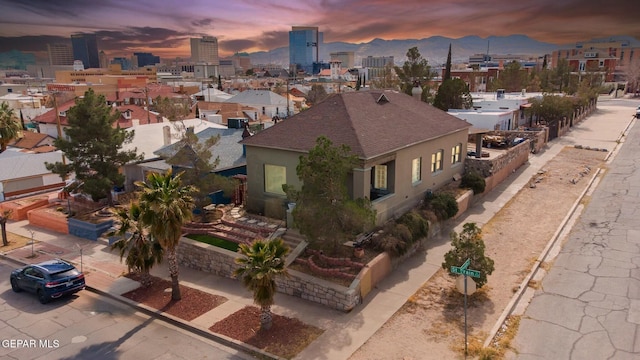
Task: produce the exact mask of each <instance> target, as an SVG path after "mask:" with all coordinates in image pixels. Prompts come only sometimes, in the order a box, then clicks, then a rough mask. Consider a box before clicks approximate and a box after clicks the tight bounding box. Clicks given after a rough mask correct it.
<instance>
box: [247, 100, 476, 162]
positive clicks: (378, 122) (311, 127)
mask: <svg viewBox="0 0 640 360" xmlns="http://www.w3.org/2000/svg"><path fill="white" fill-rule="evenodd" d="M470 127H471V124H469V123H467V122H466V121H464V120H460V119H458V118H456V117H455V116H452V115H449V114H447V113H446V112H444V111H442V110H440V109H437V108H435V107H433V106H432V105H430V104H427V103H425V102H422V101H418V100H416V99H414V98H412V97H411V96H409V95H406V94H403V93H399V92H396V91H391V90H371V91H356V92H350V93H341V94H335V95H332V96H330V97H328V98H327V99H325V100H324V101H322V102H320V103H318V104H317V105H315V106H313V107H311V108H310V109H308V110H306V111H303V112H301V113H299V114H297V115H295V116H293V117H291V118H289V119H287V120H284V121H282V122H279V123H278V124H277V125H274V126H272V127H270V128H268V129H266V130H264V131H261V132H260V133H258V134H256V135H254V136H252V137H250V138H247V139H245V140H243V141H242V143H244V144H246V145H248V146H257V147H268V148H279V149H285V150H292V151H300V152H307V151H309V150H310V149H311V148H313V147H314V146H315V145H316V139H317V138H318V137H319V136H321V135H324V136H326V137H328V138H329V139H330V140H331V141H332V142H333V144H334V145H342V144H345V145H348V146H349V147H350V148H351V151H352V153H353V154H356V155H358V156H359V157H360V158H363V159H369V158H372V157H375V156H379V155H383V154H387V153H390V152H393V151H395V150H398V149H400V148H403V147H406V146H410V145H412V144H417V143H421V142H425V141H428V140H432V139H436V138H438V137H441V136H443V135H446V134H450V133H453V132H456V131H461V130H466V129H468V128H470Z"/></svg>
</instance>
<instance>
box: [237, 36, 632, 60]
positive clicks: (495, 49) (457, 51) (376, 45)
mask: <svg viewBox="0 0 640 360" xmlns="http://www.w3.org/2000/svg"><path fill="white" fill-rule="evenodd" d="M615 38H616V39H618V40H620V39H627V40H630V41H632V42H633V43H636V44H637V43H638V40H636V39H635V38H633V37H627V36H618V37H615ZM449 44H451V58H452V62H454V63H456V62H458V63H459V62H466V61H468V60H469V56H471V55H474V54H486V53H489V54H513V55H516V54H518V55H532V56H544V55H545V54H551V52H553V51H554V50H557V49H560V48H568V47H574V46H575V44H566V45H557V44H551V43H545V42H541V41H537V40H534V39H532V38H530V37H528V36H526V35H509V36H490V37H487V38H481V37H479V36H465V37H463V38H459V39H452V38H447V37H443V36H432V37H429V38H425V39H419V40H418V39H408V40H382V39H373V40H371V41H370V42H368V43H360V44H351V43H345V42H332V43H324V44H322V46H320V56H319V57H320V60H321V61H325V62H328V61H329V60H330V59H331V57H330V56H329V54H330V53H332V52H336V51H353V52H354V53H355V56H354V58H355V65H356V66H359V65H361V64H362V58H365V57H367V56H393V57H394V61H395V62H396V64H397V65H400V64H402V63H404V61H405V60H406V53H407V50H409V49H410V48H412V47H414V46H417V47H418V50H419V51H420V54H421V55H422V57H423V58H425V59H427V61H428V62H429V64H430V65H432V66H440V65H442V64H444V63H445V62H446V60H447V52H448V51H449ZM249 56H250V57H251V63H252V64H254V65H257V64H269V63H271V64H280V65H286V64H288V63H289V48H288V47H281V48H277V49H273V50H270V51H260V52H255V53H250V54H249Z"/></svg>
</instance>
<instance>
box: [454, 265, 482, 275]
mask: <svg viewBox="0 0 640 360" xmlns="http://www.w3.org/2000/svg"><path fill="white" fill-rule="evenodd" d="M451 273H453V274H459V275H466V276H471V277H474V278H479V277H480V271H478V270H469V269H463V268H462V267H461V266H460V267H458V266H452V267H451Z"/></svg>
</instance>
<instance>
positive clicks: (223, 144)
mask: <svg viewBox="0 0 640 360" xmlns="http://www.w3.org/2000/svg"><path fill="white" fill-rule="evenodd" d="M243 132H244V129H226V128H207V129H204V130H202V131H200V132H197V133H196V136H197V137H198V139H199V141H200V142H204V141H206V140H207V139H209V138H211V137H212V136H218V135H220V140H218V142H217V143H216V144H215V145H214V146H212V147H211V148H210V151H211V154H212V157H211V160H212V161H215V159H216V157H217V158H219V160H220V162H219V163H218V166H216V169H215V170H216V171H220V170H226V169H230V168H235V167H238V166H243V165H246V158H245V157H244V155H243V146H242V144H240V141H241V140H242V133H243ZM182 146H184V145H183V144H181V143H175V144H171V145H168V146H165V147H163V148H161V149H159V150H158V151H156V152H154V154H156V155H158V156H160V157H162V158H163V159H169V158H171V157H172V156H174V155H175V154H177V153H178V151H179V150H180V149H181V148H182Z"/></svg>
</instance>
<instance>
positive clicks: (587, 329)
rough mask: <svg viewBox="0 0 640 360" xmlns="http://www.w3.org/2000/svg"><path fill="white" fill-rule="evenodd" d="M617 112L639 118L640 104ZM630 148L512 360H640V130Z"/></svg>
mask: <svg viewBox="0 0 640 360" xmlns="http://www.w3.org/2000/svg"><path fill="white" fill-rule="evenodd" d="M617 104H618V105H620V106H625V107H626V106H628V107H629V112H628V114H629V115H631V114H632V112H633V107H634V106H637V104H638V102H637V101H634V102H631V101H629V102H624V103H623V102H620V103H617ZM599 107H600V105H599ZM623 140H624V141H623V144H622V146H620V148H619V151H618V152H617V153H616V154H615V156H614V157H613V158H612V160H611V162H610V163H609V164H608V170H607V171H606V173H605V175H604V177H603V178H602V179H601V181H600V183H599V185H598V186H597V188H595V190H593V192H592V193H591V194H590V196H587V199H586V200H587V202H586V205H585V207H584V209H583V211H582V214H581V215H580V217H579V218H578V219H577V220H576V222H575V224H574V225H573V228H572V230H571V232H570V233H569V234H568V235H567V237H566V239H565V241H564V244H563V245H562V246H561V248H559V249H558V251H557V257H556V258H555V260H554V261H553V262H552V264H553V265H552V266H551V268H550V269H549V272H548V273H547V274H546V276H545V277H544V279H543V280H542V285H541V287H540V288H539V289H538V290H537V291H536V292H535V295H534V297H533V299H532V300H531V302H530V304H529V306H528V307H527V309H526V311H525V313H524V315H523V316H522V319H521V322H520V328H519V331H518V334H517V336H516V338H515V339H514V343H513V345H514V346H515V349H516V353H515V354H511V355H512V356H510V357H509V358H517V359H523V360H530V359H576V360H578V359H580V360H582V359H590V360H599V359H636V360H637V359H640V222H639V221H638V218H639V217H640V157H638V154H640V125H638V124H637V122H635V123H633V126H632V127H630V129H629V131H628V133H627V134H626V135H625V136H624V137H623Z"/></svg>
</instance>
